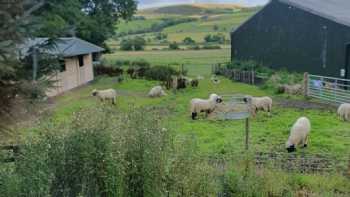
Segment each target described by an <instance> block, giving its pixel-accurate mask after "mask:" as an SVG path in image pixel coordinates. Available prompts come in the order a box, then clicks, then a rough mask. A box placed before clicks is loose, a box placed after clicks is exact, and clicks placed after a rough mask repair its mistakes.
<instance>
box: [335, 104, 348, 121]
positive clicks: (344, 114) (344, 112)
mask: <svg viewBox="0 0 350 197" xmlns="http://www.w3.org/2000/svg"><path fill="white" fill-rule="evenodd" d="M337 113H338V115H339V117H340V118H341V119H342V120H343V121H350V103H343V104H341V105H340V106H339V108H338V112H337Z"/></svg>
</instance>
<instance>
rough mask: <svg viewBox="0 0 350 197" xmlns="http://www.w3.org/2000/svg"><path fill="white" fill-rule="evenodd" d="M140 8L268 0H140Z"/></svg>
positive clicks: (247, 2) (255, 2) (252, 3)
mask: <svg viewBox="0 0 350 197" xmlns="http://www.w3.org/2000/svg"><path fill="white" fill-rule="evenodd" d="M138 2H139V8H149V7H158V6H164V5H173V4H187V3H237V4H242V5H247V6H256V5H263V4H265V3H266V2H268V0H138Z"/></svg>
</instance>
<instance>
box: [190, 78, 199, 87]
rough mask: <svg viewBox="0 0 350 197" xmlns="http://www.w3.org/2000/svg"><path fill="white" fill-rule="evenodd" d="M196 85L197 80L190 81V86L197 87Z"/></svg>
mask: <svg viewBox="0 0 350 197" xmlns="http://www.w3.org/2000/svg"><path fill="white" fill-rule="evenodd" d="M198 84H199V81H198V79H193V80H192V81H191V86H192V87H194V88H195V87H198Z"/></svg>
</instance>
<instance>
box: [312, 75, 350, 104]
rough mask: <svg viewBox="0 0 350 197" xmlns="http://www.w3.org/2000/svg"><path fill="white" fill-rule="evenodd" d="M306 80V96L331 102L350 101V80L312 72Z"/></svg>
mask: <svg viewBox="0 0 350 197" xmlns="http://www.w3.org/2000/svg"><path fill="white" fill-rule="evenodd" d="M305 80H306V81H305V85H306V86H307V88H306V90H307V92H306V96H308V97H312V98H316V99H319V100H321V101H324V102H327V103H330V104H342V103H350V80H347V79H340V78H333V77H326V76H319V75H311V74H306V75H305Z"/></svg>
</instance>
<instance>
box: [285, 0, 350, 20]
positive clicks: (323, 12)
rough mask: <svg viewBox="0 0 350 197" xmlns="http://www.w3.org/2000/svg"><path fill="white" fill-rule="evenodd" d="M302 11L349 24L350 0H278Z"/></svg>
mask: <svg viewBox="0 0 350 197" xmlns="http://www.w3.org/2000/svg"><path fill="white" fill-rule="evenodd" d="M278 1H280V2H282V3H286V4H288V5H291V6H294V7H297V8H299V9H302V10H304V11H307V12H310V13H313V14H315V15H318V16H321V17H324V18H327V19H329V20H332V21H334V22H336V23H339V24H343V25H346V26H350V0H278Z"/></svg>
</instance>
